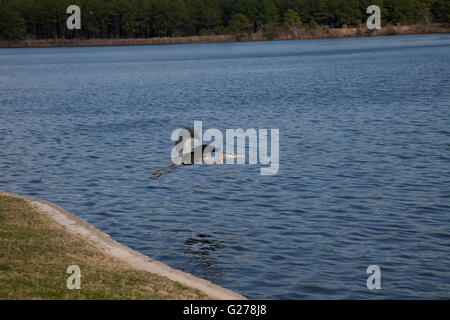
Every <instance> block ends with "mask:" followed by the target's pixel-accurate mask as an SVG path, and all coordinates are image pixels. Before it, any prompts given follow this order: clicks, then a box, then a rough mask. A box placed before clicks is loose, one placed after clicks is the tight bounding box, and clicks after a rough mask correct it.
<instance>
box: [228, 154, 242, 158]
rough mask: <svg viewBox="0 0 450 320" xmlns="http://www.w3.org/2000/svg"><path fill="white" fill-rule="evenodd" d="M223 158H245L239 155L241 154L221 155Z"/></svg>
mask: <svg viewBox="0 0 450 320" xmlns="http://www.w3.org/2000/svg"><path fill="white" fill-rule="evenodd" d="M223 157H224V158H245V156H243V155H241V154H228V153H225V154H224V155H223Z"/></svg>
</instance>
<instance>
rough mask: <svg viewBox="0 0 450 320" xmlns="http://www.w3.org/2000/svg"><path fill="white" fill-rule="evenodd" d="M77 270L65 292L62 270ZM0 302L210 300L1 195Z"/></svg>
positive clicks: (64, 271)
mask: <svg viewBox="0 0 450 320" xmlns="http://www.w3.org/2000/svg"><path fill="white" fill-rule="evenodd" d="M70 265H77V266H79V268H80V270H81V289H80V290H77V289H74V290H69V289H68V288H67V285H66V282H67V278H68V277H69V276H70V274H67V273H66V269H67V267H68V266H70ZM0 299H208V296H206V295H205V294H203V293H201V292H200V291H199V290H196V289H192V288H188V287H186V286H183V285H181V284H179V283H178V282H175V281H172V280H169V279H167V278H165V277H161V276H159V275H155V274H153V273H150V272H146V271H141V270H137V269H134V268H133V267H131V266H130V265H128V264H126V263H125V262H122V261H121V260H118V259H116V258H113V257H111V256H109V255H107V254H106V253H105V252H104V251H102V250H101V249H100V248H98V247H97V246H96V245H95V244H94V243H92V242H91V241H89V240H86V239H84V238H82V237H81V236H79V235H77V234H74V233H72V232H70V231H68V230H67V229H66V228H65V227H63V226H61V225H59V224H58V223H56V222H55V221H53V220H52V219H51V218H50V217H48V216H47V215H46V214H44V213H42V212H39V211H37V210H36V209H34V208H33V207H32V206H31V205H30V204H29V203H28V202H26V201H24V200H22V199H17V198H13V197H9V196H3V195H0Z"/></svg>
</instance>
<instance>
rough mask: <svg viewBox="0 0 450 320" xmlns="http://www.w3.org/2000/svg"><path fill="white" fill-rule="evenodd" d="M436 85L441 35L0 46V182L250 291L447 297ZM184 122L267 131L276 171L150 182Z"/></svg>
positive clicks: (449, 160)
mask: <svg viewBox="0 0 450 320" xmlns="http://www.w3.org/2000/svg"><path fill="white" fill-rule="evenodd" d="M449 88H450V35H449V34H441V35H417V36H393V37H373V38H351V39H322V40H298V41H268V42H247V43H218V44H186V45H160V46H127V47H84V48H75V47H72V48H26V49H0V189H3V190H6V191H10V192H16V193H20V194H23V195H29V196H33V197H37V198H41V199H45V200H49V201H52V202H54V203H56V204H58V205H60V206H62V207H64V208H65V209H67V210H69V211H71V212H73V213H75V214H76V215H78V216H79V217H81V218H83V219H85V220H86V221H88V222H89V223H91V224H93V225H95V226H96V227H98V228H99V229H101V230H102V231H104V232H106V233H108V234H110V235H111V237H112V238H114V239H116V240H118V241H120V242H122V243H123V244H125V245H127V246H129V247H131V248H133V249H135V250H138V251H140V252H142V253H144V254H146V255H148V256H150V257H152V258H154V259H157V260H160V261H163V262H165V263H167V264H168V265H170V266H172V267H174V268H177V269H181V270H183V271H186V272H189V273H192V274H194V275H196V276H199V277H202V278H205V279H208V280H210V281H212V282H214V283H216V284H218V285H221V286H224V287H226V288H229V289H232V290H235V291H238V292H239V293H241V294H243V295H245V296H246V297H248V298H251V299H414V298H425V299H428V298H438V299H439V298H440V299H444V298H445V299H449V298H450V255H449V248H450V117H449V116H450V89H449ZM196 120H197V121H202V122H203V128H204V130H206V129H208V128H217V129H219V130H221V131H223V132H225V130H226V129H228V128H230V129H235V128H242V129H244V130H246V129H248V128H255V129H261V128H265V129H279V133H280V147H279V148H280V149H279V151H280V167H279V171H278V174H276V175H269V176H264V175H261V174H260V168H261V166H260V165H254V164H252V165H250V164H247V165H221V166H219V165H218V166H209V165H194V166H189V167H183V168H179V169H177V170H175V171H173V172H171V173H169V174H166V175H163V176H161V177H160V178H159V179H156V180H152V179H151V178H150V174H151V173H152V172H153V171H154V170H156V169H160V168H162V167H165V166H167V165H168V164H169V163H170V153H171V150H172V148H173V142H172V141H171V139H170V136H171V133H172V131H173V130H174V129H177V128H181V127H183V126H187V125H190V126H192V125H193V124H194V121H196ZM369 265H378V266H379V267H380V271H381V290H369V289H368V288H367V286H366V280H367V278H368V277H369V276H370V274H368V273H367V272H366V270H367V267H368V266H369Z"/></svg>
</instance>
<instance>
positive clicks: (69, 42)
mask: <svg viewBox="0 0 450 320" xmlns="http://www.w3.org/2000/svg"><path fill="white" fill-rule="evenodd" d="M429 33H450V24H417V25H408V26H385V27H382V28H381V29H380V30H369V29H367V28H366V27H365V26H360V27H359V28H330V27H327V26H321V27H318V28H315V29H308V28H292V29H291V30H289V31H288V32H282V33H279V34H277V35H267V34H264V33H262V32H257V33H252V34H241V35H207V36H192V37H162V38H126V39H85V40H83V39H47V40H31V39H27V40H21V41H0V48H27V47H87V46H130V45H152V44H182V43H214V42H233V41H265V40H300V39H327V38H347V37H366V36H388V35H407V34H429Z"/></svg>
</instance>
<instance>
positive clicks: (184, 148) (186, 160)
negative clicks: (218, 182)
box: [151, 127, 245, 179]
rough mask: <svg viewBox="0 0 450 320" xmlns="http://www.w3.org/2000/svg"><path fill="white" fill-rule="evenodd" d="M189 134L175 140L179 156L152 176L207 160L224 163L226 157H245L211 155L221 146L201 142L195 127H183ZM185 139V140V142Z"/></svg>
mask: <svg viewBox="0 0 450 320" xmlns="http://www.w3.org/2000/svg"><path fill="white" fill-rule="evenodd" d="M183 130H185V133H188V134H187V135H184V136H183V135H181V136H180V137H179V138H178V140H177V141H175V149H176V150H177V151H178V154H179V155H178V157H177V158H176V159H175V160H176V161H174V162H175V163H171V164H170V165H168V166H167V167H164V168H162V169H159V170H155V171H154V172H153V173H152V174H151V176H152V179H157V178H159V177H160V176H162V175H163V174H166V173H169V172H171V171H173V170H175V169H176V168H180V167H183V166H189V165H193V164H201V163H203V162H206V163H208V164H222V163H223V159H225V158H245V156H243V155H237V154H228V153H223V154H221V155H219V156H218V157H217V158H213V157H212V156H211V153H212V152H218V151H219V148H218V147H215V146H211V145H207V144H201V142H200V139H199V138H198V136H197V135H196V134H195V132H194V128H192V127H185V128H183ZM184 138H186V139H184ZM183 141H184V142H183Z"/></svg>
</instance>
